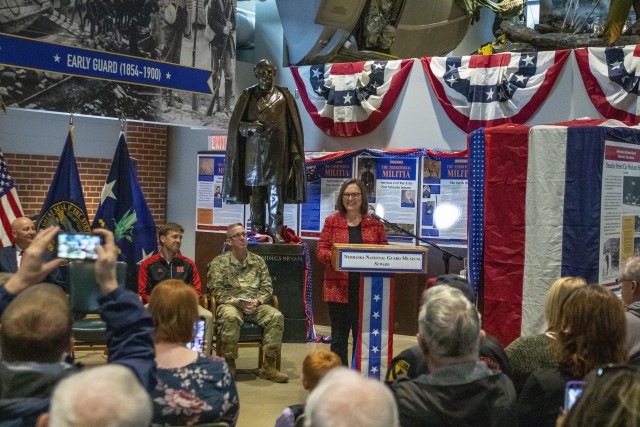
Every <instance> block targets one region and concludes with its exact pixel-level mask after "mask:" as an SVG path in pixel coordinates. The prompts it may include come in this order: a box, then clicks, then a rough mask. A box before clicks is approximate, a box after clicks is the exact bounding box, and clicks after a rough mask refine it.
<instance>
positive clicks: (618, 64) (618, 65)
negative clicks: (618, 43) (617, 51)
mask: <svg viewBox="0 0 640 427" xmlns="http://www.w3.org/2000/svg"><path fill="white" fill-rule="evenodd" d="M621 64H622V61H616V62H612V63H611V69H612V70H615V69H616V68H620V65H621Z"/></svg>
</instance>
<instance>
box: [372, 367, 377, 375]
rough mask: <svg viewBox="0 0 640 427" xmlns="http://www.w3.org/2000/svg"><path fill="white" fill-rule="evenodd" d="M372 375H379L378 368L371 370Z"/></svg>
mask: <svg viewBox="0 0 640 427" xmlns="http://www.w3.org/2000/svg"><path fill="white" fill-rule="evenodd" d="M371 373H372V374H377V373H378V367H377V366H374V367H373V368H371Z"/></svg>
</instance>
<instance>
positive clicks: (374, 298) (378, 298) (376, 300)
mask: <svg viewBox="0 0 640 427" xmlns="http://www.w3.org/2000/svg"><path fill="white" fill-rule="evenodd" d="M373 300H374V301H375V302H378V301H380V295H378V294H376V295H374V296H373Z"/></svg>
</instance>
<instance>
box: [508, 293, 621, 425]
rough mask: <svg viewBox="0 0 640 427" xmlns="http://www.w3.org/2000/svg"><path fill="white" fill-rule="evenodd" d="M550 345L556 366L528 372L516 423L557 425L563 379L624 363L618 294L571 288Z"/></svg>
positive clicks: (565, 380)
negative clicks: (552, 342) (554, 336)
mask: <svg viewBox="0 0 640 427" xmlns="http://www.w3.org/2000/svg"><path fill="white" fill-rule="evenodd" d="M553 349H554V352H555V355H556V360H557V361H558V366H556V367H554V368H547V369H542V370H539V371H536V372H534V373H533V374H531V376H529V379H527V382H526V383H525V385H524V388H523V389H522V393H520V396H519V398H518V417H519V421H520V423H519V424H520V426H536V427H541V426H555V422H556V418H557V416H558V408H559V407H561V406H562V405H563V402H564V389H565V384H566V382H567V381H570V380H582V379H583V378H584V377H585V375H586V374H587V373H588V372H590V371H592V370H594V369H596V368H602V367H604V366H606V365H608V364H611V363H615V364H623V363H626V362H627V351H628V350H627V321H626V318H625V310H624V304H623V303H622V301H621V300H620V298H618V297H617V296H616V295H615V294H614V293H613V292H611V291H610V290H609V289H607V288H606V287H604V286H599V285H591V286H581V287H578V288H576V289H574V290H573V291H571V292H570V293H569V295H567V297H566V299H565V300H564V303H563V304H562V306H561V308H560V323H559V328H558V331H557V332H556V340H555V342H554V344H553ZM590 425H591V424H590ZM593 425H596V424H593Z"/></svg>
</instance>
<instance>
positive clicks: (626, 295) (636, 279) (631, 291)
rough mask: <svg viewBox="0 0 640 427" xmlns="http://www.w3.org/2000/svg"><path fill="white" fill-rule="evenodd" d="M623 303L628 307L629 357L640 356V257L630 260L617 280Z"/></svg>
mask: <svg viewBox="0 0 640 427" xmlns="http://www.w3.org/2000/svg"><path fill="white" fill-rule="evenodd" d="M616 283H617V284H618V285H620V296H621V297H622V302H624V304H625V305H626V306H627V313H626V317H627V331H628V332H627V333H628V338H629V357H630V358H633V356H634V355H635V356H636V357H640V356H638V354H640V257H637V256H636V257H633V258H629V259H628V260H627V262H626V263H625V264H624V267H623V269H622V274H621V276H620V277H618V278H617V279H616Z"/></svg>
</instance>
